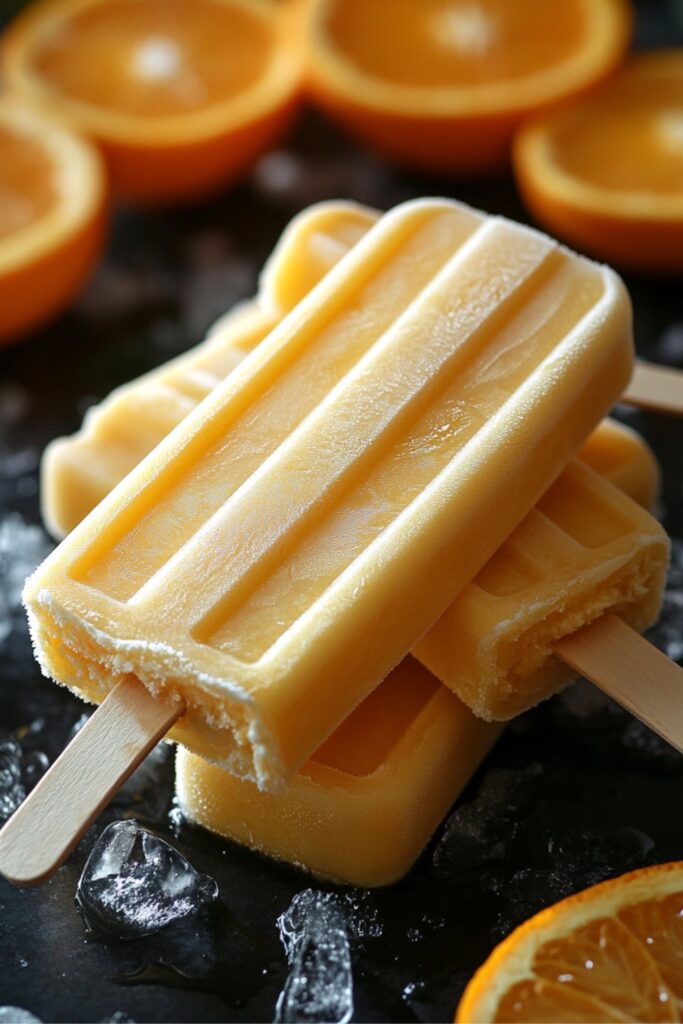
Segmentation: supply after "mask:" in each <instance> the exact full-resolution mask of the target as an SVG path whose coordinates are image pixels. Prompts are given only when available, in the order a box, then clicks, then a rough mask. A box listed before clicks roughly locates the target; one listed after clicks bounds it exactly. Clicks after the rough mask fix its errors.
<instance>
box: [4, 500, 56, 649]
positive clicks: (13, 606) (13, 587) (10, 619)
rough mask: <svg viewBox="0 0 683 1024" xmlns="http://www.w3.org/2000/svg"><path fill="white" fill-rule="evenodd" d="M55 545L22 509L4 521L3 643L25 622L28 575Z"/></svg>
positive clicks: (6, 517)
mask: <svg viewBox="0 0 683 1024" xmlns="http://www.w3.org/2000/svg"><path fill="white" fill-rule="evenodd" d="M51 548H52V545H51V544H50V541H49V540H48V537H47V535H46V534H45V533H44V532H43V530H41V529H40V527H39V526H34V525H33V524H32V523H27V522H26V520H25V519H24V518H23V517H22V516H20V515H19V513H18V512H12V513H10V514H9V515H7V516H5V517H4V519H2V520H0V642H2V641H3V640H5V639H6V638H7V637H8V636H9V635H10V633H11V632H12V630H13V629H15V628H16V627H17V625H18V624H19V623H21V624H22V626H23V624H24V612H23V608H22V606H21V591H22V589H23V587H24V582H25V580H26V577H27V576H29V575H30V573H32V572H33V570H34V569H35V568H36V566H37V565H39V563H40V562H42V561H43V559H44V558H46V557H47V555H48V554H49V552H50V550H51Z"/></svg>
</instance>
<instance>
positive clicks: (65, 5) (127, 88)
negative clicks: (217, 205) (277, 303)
mask: <svg viewBox="0 0 683 1024" xmlns="http://www.w3.org/2000/svg"><path fill="white" fill-rule="evenodd" d="M284 22H285V19H284V18H283V15H282V11H281V10H280V8H279V7H278V5H277V3H275V0H39V2H38V3H36V4H32V5H31V6H30V7H29V8H27V10H26V11H25V12H24V13H23V14H21V15H20V16H19V17H18V18H16V19H15V21H14V22H13V23H12V24H11V25H10V27H9V29H8V30H7V32H6V33H5V36H4V39H3V41H2V51H3V61H4V70H5V74H6V78H7V80H8V82H9V84H10V85H11V87H12V88H13V89H14V90H15V91H17V92H19V93H20V94H21V95H22V96H23V97H24V98H25V99H27V100H29V101H30V102H31V103H33V104H38V105H40V106H41V107H42V108H44V109H47V110H49V111H50V112H51V113H53V114H56V115H58V116H59V117H61V118H63V119H65V120H66V121H67V122H68V123H69V124H70V125H72V126H74V127H76V128H78V129H79V130H80V131H82V132H83V133H84V134H86V135H88V136H89V137H90V138H92V139H93V140H94V141H96V142H97V143H98V144H99V145H100V146H101V148H102V151H103V153H104V155H105V157H106V159H107V162H108V164H109V168H110V171H111V177H112V182H113V184H114V187H115V188H116V189H117V190H118V191H119V192H121V193H123V194H125V195H127V196H129V197H131V198H133V199H136V200H139V201H143V202H168V201H171V200H177V199H185V198H193V197H195V196H199V195H202V194H204V193H205V192H207V191H211V190H213V189H214V188H216V187H218V186H219V185H221V184H224V183H226V182H229V181H230V180H232V179H234V178H235V177H236V176H238V175H239V174H240V173H242V172H243V171H244V170H245V169H246V168H247V167H248V166H249V164H250V163H251V162H252V161H253V160H254V159H255V157H256V156H257V155H258V154H259V153H260V152H261V151H262V150H263V149H265V148H266V147H267V146H268V145H270V144H271V143H272V142H274V141H275V140H276V139H277V138H278V137H279V135H280V134H281V133H282V132H283V131H284V130H285V128H286V126H287V125H288V123H289V120H290V117H291V115H292V113H293V111H294V109H295V105H296V100H297V97H298V93H299V86H300V78H301V60H300V55H299V52H298V50H297V48H296V47H294V46H293V45H291V44H288V43H287V40H289V38H290V36H289V33H288V32H287V31H286V29H285V24H284Z"/></svg>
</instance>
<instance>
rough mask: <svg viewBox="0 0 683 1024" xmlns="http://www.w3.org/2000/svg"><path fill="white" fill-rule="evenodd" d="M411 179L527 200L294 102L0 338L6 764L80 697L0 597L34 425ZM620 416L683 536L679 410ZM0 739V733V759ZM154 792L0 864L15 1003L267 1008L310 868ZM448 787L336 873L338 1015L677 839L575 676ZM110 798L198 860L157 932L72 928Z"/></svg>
mask: <svg viewBox="0 0 683 1024" xmlns="http://www.w3.org/2000/svg"><path fill="white" fill-rule="evenodd" d="M675 6H676V5H675V3H672V4H666V3H662V2H649V3H647V4H646V5H643V7H642V8H641V19H640V22H639V29H638V31H639V41H640V42H641V44H646V45H662V44H664V43H668V44H673V43H674V42H676V41H678V44H679V45H680V43H681V31H682V30H681V29H679V30H676V29H675V28H674V17H673V16H674V13H675V12H674V8H675ZM5 9H7V8H5ZM679 13H680V10H679ZM1 14H2V11H1V9H0V16H1ZM676 33H677V34H676ZM423 194H443V195H450V196H455V197H457V198H459V199H463V200H465V201H467V202H470V203H472V204H474V205H475V206H479V207H482V208H484V209H486V210H489V211H492V212H502V213H505V214H507V215H510V216H512V217H516V218H518V219H521V220H524V219H525V213H524V210H523V209H522V207H521V205H520V203H519V201H518V199H517V197H516V195H515V192H514V189H513V187H512V185H511V184H510V183H509V182H499V183H478V184H467V183H459V182H455V181H452V180H439V181H436V182H434V181H429V180H418V179H416V178H412V177H409V176H407V175H404V174H400V173H397V172H394V171H392V170H391V169H390V168H389V167H387V166H386V165H384V164H383V163H381V162H380V161H379V160H376V159H375V158H374V157H372V156H370V155H368V154H367V153H364V152H362V151H360V150H358V149H356V148H355V147H354V146H353V145H352V144H351V143H349V142H348V141H347V140H346V139H345V138H343V137H342V136H341V135H340V134H338V133H337V132H336V130H335V129H333V128H331V127H330V126H329V125H327V124H326V123H324V122H323V121H322V119H319V118H317V117H315V116H314V115H312V114H309V115H307V116H306V117H304V118H303V119H302V121H301V123H300V125H299V127H298V129H297V130H296V132H295V133H294V135H293V136H292V138H291V139H290V140H288V141H287V143H286V144H285V145H283V147H282V149H281V150H279V151H278V152H277V153H276V154H272V155H271V156H269V157H267V158H265V159H264V160H263V161H262V162H261V164H260V165H259V167H258V168H257V169H256V170H255V172H254V174H253V175H252V176H251V178H250V180H249V181H248V182H247V183H245V184H244V185H243V186H242V187H240V188H239V189H237V190H235V191H233V192H231V193H230V194H229V195H227V196H225V197H224V198H221V199H218V200H216V201H214V202H211V203H208V204H207V205H205V206H201V207H198V208H194V209H191V210H189V209H188V210H176V211H164V212H160V211H158V212H152V213H142V212H134V211H130V210H118V211H117V212H116V219H115V224H114V232H113V236H112V238H111V241H110V244H109V247H108V251H107V256H106V260H105V262H104V264H103V266H102V267H100V269H99V270H98V272H97V273H96V275H95V277H94V280H93V281H92V283H91V284H90V286H89V288H88V290H87V291H86V293H85V295H84V296H83V297H82V299H81V300H80V302H79V303H78V305H77V307H76V308H75V309H74V310H73V311H72V312H71V313H69V314H68V315H67V316H65V317H64V318H63V319H62V320H60V321H59V323H57V324H55V325H54V326H53V327H51V328H50V329H49V330H46V331H45V332H43V333H42V334H41V335H40V336H38V337H35V338H34V339H32V340H30V341H28V342H26V343H25V344H22V345H20V346H17V347H15V348H12V349H9V350H6V351H4V352H2V353H0V637H2V636H3V634H6V633H7V632H8V630H9V635H7V636H4V638H3V639H2V641H0V739H3V738H12V737H15V738H16V736H17V735H18V736H19V737H20V738H21V741H22V744H23V747H24V750H25V755H24V757H25V766H26V767H28V768H29V769H30V767H31V763H34V764H35V758H34V759H33V762H31V758H30V754H31V751H32V750H40V751H43V752H45V753H47V755H48V756H49V757H50V758H52V757H54V756H55V755H56V754H57V753H58V751H59V750H60V749H61V747H62V746H63V744H64V743H65V741H66V738H67V736H68V733H69V731H70V729H71V728H72V726H73V724H74V723H75V722H76V720H77V719H78V718H79V716H80V715H81V712H82V705H80V704H79V703H78V702H77V701H76V700H75V699H73V698H71V697H70V696H69V695H67V694H66V693H64V692H62V691H58V690H57V688H55V687H53V686H51V685H50V684H49V683H48V682H46V681H44V680H42V679H41V678H40V675H39V673H38V671H37V669H36V667H35V665H34V663H33V660H32V656H31V651H30V646H29V643H28V637H27V635H26V630H25V628H24V624H23V616H22V614H21V613H20V612H19V611H17V610H16V608H15V609H11V608H10V609H9V610H8V609H7V607H5V606H4V605H3V603H2V599H3V596H5V597H9V598H10V599H11V598H12V593H11V591H12V590H13V589H14V590H16V577H18V576H20V575H22V574H23V572H24V571H28V569H30V568H31V567H32V564H34V563H35V562H36V561H37V560H38V559H39V558H40V557H41V555H42V553H44V551H45V550H46V548H47V543H48V542H47V539H46V538H45V537H44V536H43V535H42V534H41V533H40V532H39V530H37V529H34V528H32V526H31V524H39V522H40V517H39V509H38V497H37V486H38V484H37V466H38V460H39V456H40V452H41V450H42V449H43V447H44V445H45V444H46V443H47V442H48V441H49V440H50V439H51V438H52V437H54V436H56V435H57V434H63V433H68V432H71V431H73V430H75V429H76V428H77V427H78V425H79V423H80V421H81V418H82V415H83V412H84V410H85V409H86V408H87V406H88V405H90V404H91V403H92V402H94V401H97V400H98V399H100V398H102V397H103V396H104V395H106V394H107V393H108V392H109V391H110V390H111V388H112V387H114V386H115V385H117V384H119V383H121V382H123V381H125V380H127V379H129V378H131V377H132V376H134V375H137V374H139V373H141V372H142V371H144V370H147V369H149V368H151V367H153V366H156V365H157V364H159V363H160V362H163V361H164V360H166V359H168V358H169V357H171V356H173V355H175V354H177V353H179V352H182V351H184V350H185V349H186V348H188V347H189V346H190V345H192V344H195V343H196V342H197V341H199V340H200V339H201V337H202V334H203V332H204V330H205V329H206V328H207V327H208V326H209V324H210V323H211V322H212V321H213V320H214V319H215V317H216V316H217V315H218V314H220V313H221V312H222V311H223V310H224V309H225V308H227V307H228V306H229V305H230V304H231V303H232V302H233V301H235V300H236V299H239V298H241V297H243V296H247V295H249V294H250V293H252V292H253V291H254V287H255V281H256V273H257V270H258V268H259V266H260V265H261V263H262V262H263V259H264V258H265V257H266V256H267V254H268V253H269V251H270V250H271V248H272V246H273V243H274V242H275V240H276V239H277V237H278V235H279V233H280V231H281V230H282V228H283V227H284V226H285V224H286V223H287V221H288V220H289V218H290V217H291V216H292V214H294V213H295V212H296V211H297V210H299V209H300V208H301V207H302V206H304V205H306V204H308V203H310V202H313V201H315V200H317V199H322V198H332V197H339V196H344V197H352V198H355V199H358V200H360V201H362V202H368V203H372V204H374V205H376V206H379V207H388V206H391V205H393V204H394V203H396V202H399V201H401V200H403V199H407V198H409V197H412V196H419V195H423ZM627 283H628V285H629V287H630V289H631V293H632V296H633V299H634V305H635V315H636V337H637V346H638V350H639V352H640V353H641V354H642V355H643V356H645V357H647V358H650V359H654V360H660V361H669V362H671V363H675V364H677V365H679V366H683V306H682V304H681V296H680V284H679V283H676V282H674V281H663V280H653V279H647V278H644V277H628V278H627ZM619 415H620V416H621V417H622V418H624V419H625V420H626V421H627V422H629V423H631V424H632V425H634V426H636V427H637V428H638V429H639V430H641V431H642V432H643V433H644V434H645V436H646V437H647V438H648V439H649V441H650V442H651V444H652V445H653V447H654V449H655V451H656V452H657V454H658V456H659V457H660V459H661V462H662V466H663V473H664V491H663V503H662V513H663V518H664V522H665V525H666V526H667V528H668V529H669V530H670V532H671V533H672V534H673V535H674V536H679V537H681V536H683V494H682V493H681V442H682V440H683V428H682V425H681V422H680V421H675V420H670V419H666V418H664V417H658V416H654V415H646V414H643V413H634V412H632V411H629V410H620V411H619ZM680 559H681V552H680V549H679V550H678V560H679V569H678V573H677V580H673V581H672V585H673V587H674V590H673V591H672V595H671V597H670V601H669V607H668V615H667V624H666V630H665V631H661V630H660V633H659V638H660V641H661V642H663V643H664V642H666V643H668V644H669V649H670V650H674V648H675V644H676V638H677V637H678V638H679V640H680V637H681V634H682V632H683V624H682V622H681V619H682V617H683V603H681V604H676V600H675V592H678V593H679V594H680V593H683V569H681V563H680ZM681 600H682V602H683V599H681ZM10 603H11V601H10ZM5 604H6V602H5ZM674 653H675V650H674ZM27 726H31V728H30V729H29V730H28V732H27V730H26V727H27ZM1 757H2V748H0V770H1V768H2V763H1ZM27 783H28V784H30V780H29V779H27ZM171 800H172V765H171V763H170V761H168V760H163V759H161V760H158V761H156V762H155V763H154V764H153V765H152V766H151V767H150V770H149V772H148V777H147V780H146V781H145V780H144V779H143V780H142V781H140V782H138V784H137V786H135V787H133V788H132V790H129V791H127V794H124V795H123V797H121V798H120V799H119V801H118V802H117V804H116V805H115V806H112V807H110V808H109V810H108V811H107V812H106V813H105V814H104V815H102V817H101V819H100V820H99V821H98V822H97V823H96V825H95V826H94V827H93V829H92V830H91V832H90V833H89V835H88V836H87V837H86V838H85V839H84V840H83V841H82V843H81V844H80V846H79V848H78V850H77V852H76V853H75V854H74V856H73V857H72V858H71V860H70V861H69V863H68V864H67V865H66V866H65V867H64V868H63V869H62V870H61V871H60V872H59V873H58V874H57V876H56V877H55V878H54V879H52V881H51V882H49V883H48V884H47V885H45V886H43V887H41V888H39V889H35V890H31V891H29V890H24V891H20V890H16V889H13V888H11V887H10V886H9V885H7V884H5V883H4V882H1V881H0V1006H1V1005H3V1004H10V1005H18V1006H22V1007H25V1008H27V1009H28V1010H31V1011H32V1012H33V1013H35V1014H36V1015H38V1016H39V1017H41V1018H42V1019H43V1020H45V1021H100V1020H102V1019H104V1018H108V1017H110V1016H111V1015H112V1014H114V1013H115V1012H116V1011H121V1012H123V1013H125V1014H128V1015H129V1016H130V1017H132V1018H133V1019H134V1020H136V1021H226V1020H231V1021H232V1020H235V1021H254V1020H271V1019H272V1017H273V1012H274V1006H275V1002H276V999H277V995H278V993H279V991H280V989H281V987H282V985H283V983H284V980H285V977H286V975H287V964H286V960H285V956H284V951H283V949H282V946H281V944H280V941H279V939H278V934H277V928H276V919H277V917H278V915H279V914H281V913H282V912H283V911H284V910H286V908H287V907H288V905H289V903H290V901H291V899H292V897H293V896H294V895H295V894H296V893H297V892H299V891H301V890H302V889H305V888H307V887H308V886H310V885H314V886H315V885H316V883H312V882H311V880H310V879H309V878H307V877H306V876H305V875H303V874H301V873H299V872H297V871H296V870H294V869H290V868H288V867H286V866H281V865H276V864H273V863H270V862H267V861H266V860H264V859H262V858H261V857H259V856H256V855H252V854H250V853H248V852H246V851H244V850H241V849H239V848H237V847H234V846H232V845H230V844H227V843H225V842H223V841H221V840H219V839H216V838H214V837H212V836H210V835H208V834H206V833H204V832H203V831H201V830H198V829H194V828H191V827H187V826H177V824H176V825H174V824H173V822H172V819H169V816H168V811H169V810H170V808H171ZM0 806H1V794H0ZM460 807H461V809H460V810H459V811H458V812H457V813H456V815H455V817H454V818H452V819H451V822H450V824H449V825H448V826H446V827H445V828H444V827H442V828H440V829H439V830H438V832H437V836H436V837H435V839H434V841H433V842H432V844H431V845H430V847H429V848H428V849H427V850H426V851H425V853H424V855H423V856H422V858H421V859H420V861H419V863H418V865H417V867H416V868H415V869H414V870H413V871H412V872H411V874H410V875H409V876H408V878H407V879H405V880H404V881H403V882H402V883H400V884H399V885H395V886H392V887H391V888H389V889H387V890H384V891H376V892H373V893H370V894H364V893H361V892H358V891H354V890H350V891H349V890H346V895H347V896H348V897H349V898H348V899H346V901H345V906H346V908H347V915H348V918H349V924H350V929H351V932H352V933H353V934H354V935H355V936H356V937H355V938H352V952H353V970H354V981H355V993H354V995H355V1017H354V1019H356V1020H359V1021H381V1020H407V1021H410V1020H447V1019H450V1018H451V1017H452V1014H453V1010H454V1007H455V1005H456V1003H457V999H458V996H459V994H460V992H461V991H462V988H463V986H464V984H465V983H466V981H467V979H468V977H469V976H470V974H471V973H472V971H473V970H474V969H475V968H476V967H477V966H478V964H479V963H481V961H482V960H483V959H484V957H485V956H486V955H487V954H488V952H489V951H490V950H491V948H492V947H493V945H494V944H495V943H496V942H497V941H498V940H499V939H500V938H501V937H502V936H503V935H505V934H506V933H507V932H508V931H509V930H510V928H511V927H513V926H514V925H515V924H517V923H518V922H519V921H521V920H523V919H524V918H525V917H527V916H528V915H529V914H531V913H533V912H534V911H536V910H537V909H539V908H541V907H543V906H545V905H547V904H548V903H550V902H552V901H554V900H555V899H557V898H560V897H562V896H564V895H566V894H568V893H570V892H572V891H575V890H577V889H579V888H582V887H584V886H585V885H587V884H590V883H592V882H595V881H598V880H600V879H602V878H605V877H608V876H611V875H614V874H618V873H621V872H622V871H625V870H628V869H630V868H633V867H637V866H640V865H643V864H647V863H655V862H659V861H665V860H670V859H677V858H683V826H682V825H681V821H682V820H683V759H682V758H681V757H679V756H678V755H677V754H675V753H673V752H672V751H670V750H669V749H668V748H667V747H666V746H665V745H664V744H663V743H661V742H660V741H658V740H657V739H656V738H655V737H653V736H652V735H651V734H649V733H648V732H647V731H646V730H645V729H644V728H643V727H641V726H640V725H639V724H638V723H636V722H635V721H634V720H633V719H631V718H630V717H629V716H628V715H627V714H626V713H625V712H623V711H622V710H621V709H619V708H617V707H615V706H614V705H613V704H611V703H610V702H609V701H608V700H607V699H606V698H604V697H603V696H602V695H601V694H599V693H598V692H597V691H595V690H593V688H592V687H590V686H589V685H588V684H586V683H581V684H578V686H576V687H574V688H572V689H571V690H569V691H567V692H566V693H565V694H563V695H561V696H560V697H558V698H555V699H553V700H551V701H550V702H548V703H547V704H544V705H542V706H541V707H539V708H537V709H536V710H534V711H533V712H531V713H529V714H527V715H525V716H523V717H522V718H520V719H519V720H518V721H517V722H515V723H514V724H513V725H512V726H511V727H510V728H509V729H508V731H507V733H506V735H505V736H504V737H503V739H502V740H501V742H500V743H499V745H498V747H497V748H496V750H495V751H494V753H493V754H492V755H491V756H490V757H489V759H488V761H487V762H486V764H485V765H484V767H483V768H482V770H481V771H480V772H479V774H478V775H477V777H476V779H475V780H474V781H473V783H472V784H471V786H470V787H469V788H468V790H467V792H466V794H465V795H464V797H463V800H462V801H461V804H460ZM462 808H464V810H463V809H462ZM121 817H136V818H137V819H138V820H139V821H141V822H143V823H145V824H147V825H149V826H150V827H152V828H153V829H154V830H155V831H157V832H158V833H159V834H160V835H162V836H166V837H167V838H170V839H171V840H172V842H174V844H175V845H176V846H177V848H178V849H179V850H180V851H181V852H182V853H183V854H184V855H185V856H186V857H187V858H188V859H189V860H190V861H191V863H192V864H193V865H194V867H195V868H196V869H197V870H199V871H201V872H203V873H206V874H209V875H212V876H213V877H214V878H215V879H217V881H218V883H219V887H220V899H219V901H218V903H216V904H213V905H212V906H211V907H210V908H209V909H207V910H205V911H204V912H203V916H201V915H200V916H198V917H196V918H193V919H192V920H191V921H190V922H189V924H187V925H183V926H180V927H173V928H171V929H169V930H168V931H166V932H163V933H161V934H160V935H159V936H157V937H156V938H148V939H140V940H136V941H133V942H121V941H118V940H113V939H110V940H103V939H101V938H100V939H95V938H92V937H86V934H85V929H84V926H83V923H82V920H81V918H80V916H79V914H78V912H77V911H76V909H75V906H74V894H75V889H76V884H77V881H78V878H79V874H80V872H81V869H82V867H83V864H84V861H85V858H86V856H87V854H88V852H89V850H90V849H91V847H92V844H93V842H94V839H95V838H96V836H97V835H99V833H100V832H101V831H102V828H103V827H104V825H105V824H106V823H108V822H109V821H112V820H115V819H117V818H121ZM368 841H369V842H371V831H370V832H369V839H368ZM317 887H319V886H317ZM322 888H328V889H332V888H333V887H328V886H323V887H322ZM337 891H339V892H342V890H337Z"/></svg>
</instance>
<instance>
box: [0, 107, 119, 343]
mask: <svg viewBox="0 0 683 1024" xmlns="http://www.w3.org/2000/svg"><path fill="white" fill-rule="evenodd" d="M0 153H2V159H0V343H6V342H8V341H12V340H14V339H16V338H17V337H19V336H21V335H23V334H26V333H28V332H29V331H31V330H32V329H33V328H35V327H38V326H39V325H41V324H43V323H45V322H46V321H48V320H49V319H50V318H51V317H53V316H55V315H56V314H57V313H58V312H60V311H61V310H62V309H63V308H65V307H66V306H67V305H68V304H69V302H70V301H71V299H72V298H73V297H74V295H75V294H76V292H78V290H79V289H80V287H81V285H82V284H83V282H84V280H85V278H86V277H87V276H88V275H89V273H90V271H91V270H92V268H93V266H94V265H95V263H96V262H97V259H98V256H99V254H100V251H101V249H102V246H103V243H104V235H105V222H106V216H105V211H106V205H107V188H106V175H105V170H104V166H103V164H102V161H101V159H100V157H99V154H98V153H97V151H96V150H95V149H93V148H92V146H90V145H89V144H88V143H87V142H84V141H83V140H82V139H79V138H77V137H76V136H75V135H72V134H71V132H67V131H65V130H63V129H62V128H60V127H58V126H56V125H54V124H53V123H52V122H50V121H49V120H47V119H46V118H44V117H41V116H40V115H38V114H36V113H35V112H33V111H31V110H28V109H26V108H24V107H23V106H22V105H21V104H19V103H18V102H16V101H15V100H11V99H8V98H6V97H5V98H3V99H0Z"/></svg>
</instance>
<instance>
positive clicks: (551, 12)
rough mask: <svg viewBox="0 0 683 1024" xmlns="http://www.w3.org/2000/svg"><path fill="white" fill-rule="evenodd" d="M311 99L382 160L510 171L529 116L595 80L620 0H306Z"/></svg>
mask: <svg viewBox="0 0 683 1024" xmlns="http://www.w3.org/2000/svg"><path fill="white" fill-rule="evenodd" d="M303 17H304V31H305V38H306V49H307V67H308V88H309V91H310V93H311V95H312V97H313V99H314V100H315V101H316V102H318V103H319V104H320V105H321V106H322V107H324V108H325V109H326V110H328V111H329V113H330V114H332V115H333V116H335V117H336V118H338V120H340V121H341V122H342V123H343V124H345V125H346V126H347V127H348V128H349V129H351V130H352V131H353V132H355V133H356V134H357V135H358V136H360V137H361V138H362V139H364V140H365V141H366V142H367V143H369V144H370V145H372V146H374V147H375V148H376V149H377V150H379V151H381V152H382V153H384V154H385V155H386V156H388V157H390V158H391V159H394V160H396V161H398V162H400V163H403V164H406V165H408V166H410V167H415V168H418V169H426V170H430V171H446V172H448V171H454V172H465V173H474V172H481V171H486V172H490V171H495V170H498V169H500V168H501V167H503V166H505V164H506V163H507V161H508V157H509V148H510V142H511V139H512V135H513V132H514V131H515V129H516V128H517V127H518V126H519V124H520V123H521V122H522V121H523V120H524V119H525V118H528V117H529V116H531V115H533V114H537V113H538V112H539V111H541V110H545V109H547V108H548V107H549V106H552V105H553V104H556V103H557V102H558V101H560V100H563V99H565V98H566V97H567V96H572V95H575V94H576V93H579V92H582V91H583V90H585V89H587V88H589V87H590V86H592V85H594V84H595V83H596V82H597V81H599V80H601V79H602V78H603V77H604V76H605V75H607V74H608V73H609V72H610V71H612V69H613V68H614V67H615V66H616V65H617V64H618V63H619V62H620V60H621V59H622V57H623V55H624V52H625V50H626V48H627V45H628V40H629V36H630V30H631V11H630V7H629V6H628V4H627V2H626V0H563V2H562V3H548V0H514V2H511V0H419V2H416V0H372V2H369V0H304V15H303Z"/></svg>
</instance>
